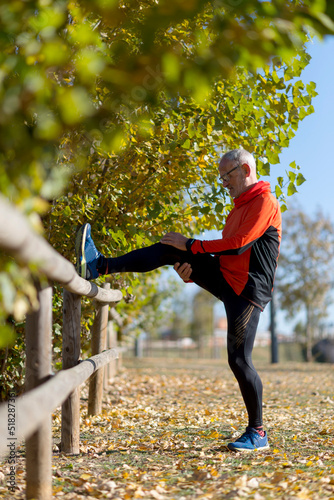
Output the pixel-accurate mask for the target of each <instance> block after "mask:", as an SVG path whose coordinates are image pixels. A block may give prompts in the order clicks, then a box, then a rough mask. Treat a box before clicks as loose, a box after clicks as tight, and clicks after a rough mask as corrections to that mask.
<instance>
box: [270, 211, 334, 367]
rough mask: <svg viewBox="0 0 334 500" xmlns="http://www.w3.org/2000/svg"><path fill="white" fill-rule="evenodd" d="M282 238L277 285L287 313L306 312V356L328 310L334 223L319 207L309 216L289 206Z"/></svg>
mask: <svg viewBox="0 0 334 500" xmlns="http://www.w3.org/2000/svg"><path fill="white" fill-rule="evenodd" d="M283 222H284V224H283V228H284V238H283V243H282V248H281V254H280V257H279V265H278V273H277V289H278V291H279V294H280V305H281V308H282V309H283V310H284V311H286V313H287V315H288V317H290V318H293V317H295V315H296V313H297V312H298V311H300V310H304V312H305V324H306V328H305V330H306V346H307V360H308V361H311V359H312V352H311V351H312V342H313V340H314V337H315V334H316V331H317V328H319V324H320V323H321V320H322V319H323V318H324V317H325V316H326V314H327V308H328V305H329V291H330V288H331V286H332V283H333V257H334V226H333V224H332V222H331V221H330V219H329V218H327V217H325V216H324V215H323V214H322V212H321V211H318V212H317V213H316V214H315V215H314V217H310V216H308V215H307V214H305V213H304V212H303V211H301V210H300V209H298V208H292V209H291V210H289V211H288V212H286V214H285V217H284V221H283Z"/></svg>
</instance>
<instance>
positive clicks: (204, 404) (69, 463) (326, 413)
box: [0, 359, 334, 500]
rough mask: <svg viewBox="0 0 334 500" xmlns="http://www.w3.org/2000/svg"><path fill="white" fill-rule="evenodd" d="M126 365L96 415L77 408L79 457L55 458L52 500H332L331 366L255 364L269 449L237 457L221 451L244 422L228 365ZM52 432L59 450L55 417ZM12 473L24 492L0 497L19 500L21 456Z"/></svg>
mask: <svg viewBox="0 0 334 500" xmlns="http://www.w3.org/2000/svg"><path fill="white" fill-rule="evenodd" d="M125 364H126V366H125V369H124V371H123V372H122V373H121V374H120V375H119V376H117V377H116V378H115V380H114V382H113V384H112V385H111V386H110V391H109V394H108V395H107V396H106V397H105V399H104V407H103V414H102V415H100V416H95V417H88V416H87V415H86V405H87V402H86V401H84V400H83V401H82V404H83V408H82V423H81V439H80V442H81V450H80V455H79V456H76V457H66V456H65V455H63V454H62V453H60V452H59V451H56V452H55V453H54V457H53V496H54V497H56V498H57V497H58V496H59V497H61V498H63V499H65V500H70V499H81V498H82V499H86V498H112V499H115V500H117V499H122V500H123V499H125V500H127V499H132V498H142V499H157V500H173V499H175V500H176V499H178V500H192V499H214V500H216V499H220V498H224V499H225V498H234V499H239V498H240V499H241V498H250V499H254V500H261V499H271V498H274V499H276V498H283V499H286V500H290V499H294V498H296V499H298V498H302V499H311V500H318V499H319V500H322V499H324V498H326V499H327V498H329V499H332V500H333V499H334V421H333V413H334V412H333V410H334V397H333V396H334V384H333V382H334V366H331V365H319V364H310V365H309V364H296V363H282V364H278V365H270V364H268V363H259V364H258V369H259V372H260V374H261V377H262V380H263V385H264V419H265V426H266V429H267V431H268V434H269V441H270V446H271V448H270V450H268V451H265V452H262V453H259V454H251V455H242V454H239V453H231V452H229V451H228V450H227V448H226V443H227V442H229V441H230V440H233V439H234V438H235V436H237V435H239V434H240V433H241V432H243V431H244V428H245V426H246V424H247V421H246V413H245V409H244V406H243V402H242V400H241V398H240V394H239V389H238V386H237V383H236V381H235V379H234V378H233V376H232V374H231V372H230V370H229V368H228V366H227V364H226V362H225V361H217V360H213V361H212V360H194V359H193V360H191V359H187V360H182V359H165V360H164V359H145V360H144V359H141V360H127V361H126V362H125ZM85 395H86V394H85ZM54 428H55V432H54V441H55V443H59V441H60V417H59V414H58V413H56V414H55V416H54ZM23 453H24V448H23V449H22V454H23ZM4 467H6V464H5V465H4ZM18 470H19V472H20V473H19V474H18V476H17V482H18V486H19V487H21V488H22V489H21V490H18V491H17V492H16V493H15V494H12V493H11V494H8V491H7V490H6V485H5V484H3V483H2V484H1V485H0V486H1V487H0V497H2V498H8V499H9V498H15V499H23V498H24V460H23V457H21V458H19V464H18Z"/></svg>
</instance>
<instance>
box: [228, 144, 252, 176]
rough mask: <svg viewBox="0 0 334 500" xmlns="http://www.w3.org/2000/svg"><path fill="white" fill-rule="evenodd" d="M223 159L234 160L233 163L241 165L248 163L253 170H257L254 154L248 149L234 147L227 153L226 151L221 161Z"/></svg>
mask: <svg viewBox="0 0 334 500" xmlns="http://www.w3.org/2000/svg"><path fill="white" fill-rule="evenodd" d="M223 159H224V160H228V161H232V162H233V163H235V164H239V165H242V164H243V163H247V165H249V167H250V168H251V170H255V171H256V163H255V159H254V156H253V155H252V154H251V153H249V152H248V151H246V149H232V150H231V151H227V153H225V154H224V155H223V156H222V159H221V160H220V161H222V160H223Z"/></svg>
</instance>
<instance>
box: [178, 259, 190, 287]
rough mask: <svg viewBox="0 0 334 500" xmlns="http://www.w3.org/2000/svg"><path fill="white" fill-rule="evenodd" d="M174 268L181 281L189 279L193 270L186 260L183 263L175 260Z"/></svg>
mask: <svg viewBox="0 0 334 500" xmlns="http://www.w3.org/2000/svg"><path fill="white" fill-rule="evenodd" d="M174 269H175V271H176V272H177V274H178V275H179V276H180V278H182V279H183V281H185V282H187V281H189V280H190V276H191V273H192V272H193V270H192V269H191V266H190V264H188V262H185V263H184V264H182V265H181V264H180V262H176V263H175V264H174Z"/></svg>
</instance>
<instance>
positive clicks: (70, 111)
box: [0, 0, 333, 322]
mask: <svg viewBox="0 0 334 500" xmlns="http://www.w3.org/2000/svg"><path fill="white" fill-rule="evenodd" d="M234 4H235V5H234ZM134 14H135V15H134ZM332 17H333V12H331V10H330V7H328V6H326V4H324V3H323V2H320V1H319V2H318V1H317V2H314V1H306V0H305V1H300V2H299V1H298V2H283V1H282V0H272V1H271V2H262V1H260V0H247V2H241V3H239V2H228V1H227V2H223V1H220V0H216V2H214V4H213V3H212V2H208V1H204V0H197V1H192V2H189V1H185V2H180V1H179V0H168V1H167V0H161V1H159V2H156V1H155V0H143V1H135V0H124V1H110V2H101V1H100V0H96V1H94V0H92V1H84V0H82V1H81V2H76V3H75V2H70V1H67V0H57V1H56V0H48V1H45V2H41V1H38V0H31V1H29V2H3V3H2V5H1V7H0V28H1V30H0V32H1V43H2V50H1V53H0V66H1V84H0V115H1V120H0V184H1V190H2V192H3V193H4V194H5V195H6V196H7V197H9V198H10V199H11V200H12V201H13V202H14V203H15V204H17V205H18V206H19V207H20V209H21V210H22V211H24V212H25V213H26V214H28V215H31V219H32V221H36V218H35V215H36V213H40V214H46V213H47V212H48V211H49V210H50V205H49V204H48V203H47V200H49V201H52V202H53V203H54V204H53V205H52V206H51V213H50V214H49V215H47V216H46V217H45V219H44V221H43V222H44V228H45V229H46V235H47V237H50V241H51V242H52V244H54V246H55V247H56V248H58V249H59V250H60V251H61V252H62V253H64V254H65V255H67V256H69V255H70V254H71V248H70V245H69V244H68V241H70V237H71V235H72V232H73V227H74V226H75V224H76V223H80V222H81V221H82V218H83V217H85V218H86V219H88V220H94V219H95V220H97V221H98V225H97V231H99V232H100V234H101V237H100V240H101V241H98V243H100V244H101V245H102V247H103V245H106V242H107V240H108V241H110V240H111V247H112V248H111V249H112V250H113V251H115V252H116V253H117V252H119V251H123V250H127V249H129V244H128V243H127V242H128V241H129V240H130V241H131V242H132V243H133V244H142V243H144V244H145V243H146V242H147V241H148V240H150V241H151V240H152V238H153V239H154V238H156V237H157V234H158V232H161V228H162V227H163V228H164V229H165V230H166V229H167V230H168V229H170V228H174V229H177V228H178V227H179V225H180V224H181V223H182V224H183V226H185V229H186V230H187V229H189V230H191V231H193V230H194V228H195V229H197V230H199V229H200V228H205V227H208V226H209V225H210V224H211V222H212V220H213V219H215V217H214V215H213V213H212V208H213V209H215V210H216V213H217V214H218V219H219V220H220V223H223V221H224V217H225V214H226V210H227V209H228V205H229V200H225V199H224V196H222V195H221V193H220V192H219V191H218V188H217V186H216V185H215V183H214V181H213V179H214V176H215V173H214V172H215V168H214V167H213V165H214V163H215V160H216V158H217V155H218V151H217V150H216V149H215V144H216V143H217V142H220V145H221V146H224V147H229V146H230V145H231V144H232V143H233V145H234V146H235V143H236V139H237V138H238V139H239V141H240V142H239V144H240V143H241V142H242V143H243V144H244V145H245V146H246V147H247V146H250V147H249V149H251V150H252V151H254V152H255V153H256V154H257V155H258V157H259V160H260V163H259V171H260V173H265V172H268V171H269V169H270V164H275V163H277V162H278V153H279V151H280V150H281V148H282V147H284V146H286V145H287V144H288V142H289V139H290V138H291V136H292V135H293V133H294V130H296V128H297V126H298V122H299V120H301V119H303V117H305V116H306V115H307V114H308V113H311V112H312V106H311V98H312V96H314V95H315V94H316V93H315V90H314V84H312V83H311V84H309V85H308V86H306V88H304V84H303V83H302V82H300V81H299V82H296V83H294V84H293V85H290V84H289V83H287V84H286V82H289V80H291V79H292V78H293V77H295V76H297V75H300V73H301V71H302V68H303V67H304V66H305V65H306V64H307V60H308V56H307V54H305V52H304V50H303V44H304V43H305V41H306V40H307V34H306V30H307V29H311V28H312V30H313V32H314V33H316V34H318V35H319V36H323V35H324V34H326V33H332V32H333V23H332ZM273 56H278V57H277V58H276V59H275V58H273ZM241 68H242V69H241ZM258 68H261V72H260V73H258V74H257V73H256V71H257V69H258ZM222 78H223V80H222ZM258 94H259V95H260V96H262V97H261V98H257V96H258ZM286 94H287V95H286ZM289 122H291V126H290V125H289ZM244 123H247V127H248V130H247V129H246V128H245V125H244ZM241 137H242V141H241V140H240V138H241ZM218 138H219V141H217V139H218ZM258 139H259V140H260V142H259V141H258ZM176 159H177V161H176ZM261 160H262V161H261ZM132 165H134V167H133V166H132ZM204 165H206V166H208V168H205V169H204V168H203V166H204ZM189 167H190V168H191V170H189ZM190 172H191V173H190ZM75 174H76V177H75V182H74V181H73V182H72V183H71V184H69V181H70V179H73V176H74V175H75ZM288 176H289V189H290V192H291V191H293V189H294V186H295V185H296V184H298V183H299V182H301V181H302V180H303V179H302V176H301V174H300V173H298V172H296V171H295V170H294V169H292V173H288ZM132 181H135V182H136V187H135V188H134V187H133V182H132ZM207 184H209V185H210V186H212V185H213V186H214V187H213V191H212V192H211V191H208V189H207V188H206V185H207ZM283 184H284V179H283V177H282V176H280V178H279V180H278V186H277V195H278V196H281V191H282V187H283ZM65 186H68V187H67V188H66V189H65ZM166 187H167V189H166ZM280 190H281V191H280ZM61 194H62V195H63V197H62V198H59V196H60V195H61ZM288 194H289V193H288ZM200 198H201V199H203V200H204V201H203V202H202V201H201V202H200V201H199V199H200ZM219 198H221V199H220V200H219ZM126 199H127V200H128V201H127V202H125V200H126ZM54 200H56V201H54ZM189 200H190V202H191V204H190V208H188V209H186V207H185V205H184V203H183V202H184V201H189ZM148 219H150V220H151V224H150V225H148V224H147V223H144V222H143V221H145V220H148ZM115 220H116V221H117V228H115V229H114V230H113V229H109V228H111V227H112V222H113V221H115ZM104 221H106V222H107V223H108V224H104ZM35 225H36V224H35ZM38 227H39V230H42V227H41V226H40V225H39V226H38ZM60 228H61V229H60ZM70 228H72V229H70ZM100 230H101V231H100ZM30 274H31V272H30V270H29V269H28V268H26V267H24V268H21V267H19V266H18V265H17V264H16V263H14V262H13V261H12V260H11V259H10V258H8V256H5V255H1V261H0V275H1V277H0V299H1V308H0V319H1V321H2V322H3V321H5V319H6V317H7V316H8V314H12V315H13V316H14V318H15V319H16V320H19V319H20V318H22V317H23V316H24V314H25V312H26V311H27V310H28V309H29V308H30V307H32V306H34V305H35V304H36V295H35V291H34V290H35V289H34V286H33V281H32V279H31V278H30Z"/></svg>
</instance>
